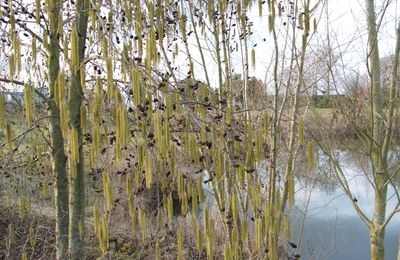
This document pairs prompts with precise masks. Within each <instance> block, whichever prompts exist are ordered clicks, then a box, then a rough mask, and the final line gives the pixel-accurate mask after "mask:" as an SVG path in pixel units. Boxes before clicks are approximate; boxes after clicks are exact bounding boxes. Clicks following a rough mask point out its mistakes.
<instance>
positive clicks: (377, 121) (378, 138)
mask: <svg viewBox="0 0 400 260" xmlns="http://www.w3.org/2000/svg"><path fill="white" fill-rule="evenodd" d="M366 7H367V21H368V44H369V52H368V54H369V73H370V78H371V95H372V114H371V119H372V140H371V163H372V170H373V174H374V176H375V206H374V216H373V219H372V223H371V224H370V227H369V229H370V240H371V241H370V242H371V259H372V260H380V259H384V251H385V250H384V241H385V227H384V222H385V214H386V197H387V185H388V182H387V181H388V173H387V172H386V171H385V168H386V167H385V164H386V161H387V152H384V151H383V150H384V149H383V137H384V135H383V133H382V126H383V116H384V114H383V104H382V87H381V71H380V60H379V48H378V32H377V24H376V13H375V1H374V0H366Z"/></svg>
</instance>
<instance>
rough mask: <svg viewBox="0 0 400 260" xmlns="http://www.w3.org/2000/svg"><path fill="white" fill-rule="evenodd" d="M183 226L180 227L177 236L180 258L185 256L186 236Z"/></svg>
mask: <svg viewBox="0 0 400 260" xmlns="http://www.w3.org/2000/svg"><path fill="white" fill-rule="evenodd" d="M183 234H184V233H183V228H182V227H179V228H178V231H177V234H176V237H177V244H178V259H179V260H182V259H184V258H183V240H184V236H183Z"/></svg>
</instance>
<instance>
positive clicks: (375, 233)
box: [370, 176, 387, 260]
mask: <svg viewBox="0 0 400 260" xmlns="http://www.w3.org/2000/svg"><path fill="white" fill-rule="evenodd" d="M377 177H378V176H377ZM385 179H386V178H383V179H382V181H386V180H385ZM386 197H387V185H385V186H384V187H383V188H382V189H381V190H378V189H376V191H375V205H374V218H373V220H372V223H371V225H370V242H371V260H382V259H384V257H385V245H384V242H385V228H383V224H384V222H385V212H386Z"/></svg>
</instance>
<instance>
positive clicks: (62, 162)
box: [48, 1, 69, 259]
mask: <svg viewBox="0 0 400 260" xmlns="http://www.w3.org/2000/svg"><path fill="white" fill-rule="evenodd" d="M50 12H51V13H52V15H50V16H49V17H50V45H49V58H48V66H49V93H50V99H49V114H50V140H51V146H52V153H51V155H52V169H53V173H54V176H55V202H56V250H57V259H67V258H68V224H69V220H68V176H67V170H66V161H67V157H66V155H65V151H64V138H63V136H62V132H61V125H60V108H59V107H58V105H57V103H56V101H55V99H54V97H55V85H56V81H57V77H58V74H59V71H60V61H59V56H60V48H59V42H58V38H57V34H58V20H59V19H60V18H59V14H60V12H61V6H60V3H59V1H54V2H53V6H52V10H50Z"/></svg>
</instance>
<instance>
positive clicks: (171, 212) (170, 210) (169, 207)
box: [167, 193, 174, 222]
mask: <svg viewBox="0 0 400 260" xmlns="http://www.w3.org/2000/svg"><path fill="white" fill-rule="evenodd" d="M173 203H174V202H173V200H172V194H171V193H170V194H169V195H168V199H167V215H168V221H169V222H172V218H173V216H174V204H173Z"/></svg>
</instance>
